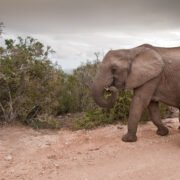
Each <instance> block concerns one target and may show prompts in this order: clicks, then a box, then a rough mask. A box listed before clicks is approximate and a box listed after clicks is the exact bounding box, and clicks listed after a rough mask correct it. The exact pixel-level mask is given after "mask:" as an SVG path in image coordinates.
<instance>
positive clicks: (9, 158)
mask: <svg viewBox="0 0 180 180" xmlns="http://www.w3.org/2000/svg"><path fill="white" fill-rule="evenodd" d="M4 159H5V160H6V161H11V160H12V156H11V155H10V154H9V155H7V156H5V157H4Z"/></svg>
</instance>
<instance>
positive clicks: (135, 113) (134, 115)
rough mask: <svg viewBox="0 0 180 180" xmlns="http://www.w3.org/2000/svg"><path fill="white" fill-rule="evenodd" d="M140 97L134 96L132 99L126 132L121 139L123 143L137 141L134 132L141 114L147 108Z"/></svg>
mask: <svg viewBox="0 0 180 180" xmlns="http://www.w3.org/2000/svg"><path fill="white" fill-rule="evenodd" d="M147 103H148V101H147V102H144V100H143V99H142V97H139V96H137V95H135V96H134V97H133V99H132V102H131V106H130V112H129V118H128V132H127V134H125V135H124V136H123V138H122V140H123V141H124V142H135V141H136V140H137V136H136V132H137V126H138V121H139V119H140V118H141V115H142V112H143V111H144V109H145V108H146V106H147Z"/></svg>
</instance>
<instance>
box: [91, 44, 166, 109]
mask: <svg viewBox="0 0 180 180" xmlns="http://www.w3.org/2000/svg"><path fill="white" fill-rule="evenodd" d="M163 66H164V62H163V60H162V58H161V56H160V55H159V53H158V52H156V51H155V50H154V49H153V48H151V47H146V46H139V47H137V48H133V49H128V50H111V51H109V52H108V53H107V54H106V55H105V57H104V59H103V61H102V63H101V64H100V66H99V69H98V72H97V75H96V77H95V80H94V82H93V86H92V95H93V98H94V100H95V102H96V103H97V104H98V105H99V106H101V107H106V108H111V107H112V106H113V105H114V103H115V101H116V98H117V95H118V90H120V89H135V88H137V87H140V86H142V85H143V84H144V83H146V82H148V81H149V80H151V79H153V78H155V77H157V76H158V75H159V74H160V73H161V71H162V69H163ZM106 91H109V92H111V96H108V98H105V97H104V94H105V92H106Z"/></svg>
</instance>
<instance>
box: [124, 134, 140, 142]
mask: <svg viewBox="0 0 180 180" xmlns="http://www.w3.org/2000/svg"><path fill="white" fill-rule="evenodd" d="M122 141H124V142H136V141H137V136H136V135H132V134H129V133H127V134H125V135H124V136H123V137H122Z"/></svg>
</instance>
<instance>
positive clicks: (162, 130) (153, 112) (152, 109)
mask: <svg viewBox="0 0 180 180" xmlns="http://www.w3.org/2000/svg"><path fill="white" fill-rule="evenodd" d="M148 109H149V115H150V118H151V120H152V122H153V123H154V125H155V126H156V127H157V128H158V129H157V134H158V135H161V136H165V135H167V134H168V133H169V130H168V128H167V127H165V126H164V124H163V123H162V121H161V117H160V112H159V102H155V101H151V102H150V104H149V106H148Z"/></svg>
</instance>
